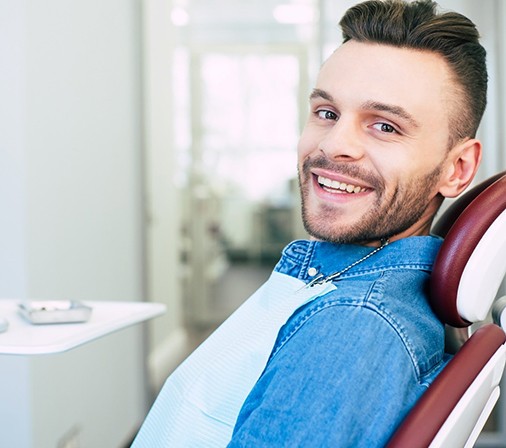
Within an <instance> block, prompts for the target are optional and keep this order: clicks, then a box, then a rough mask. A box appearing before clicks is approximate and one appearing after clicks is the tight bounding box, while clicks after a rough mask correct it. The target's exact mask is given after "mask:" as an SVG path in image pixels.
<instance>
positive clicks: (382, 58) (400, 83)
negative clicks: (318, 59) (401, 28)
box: [316, 40, 452, 123]
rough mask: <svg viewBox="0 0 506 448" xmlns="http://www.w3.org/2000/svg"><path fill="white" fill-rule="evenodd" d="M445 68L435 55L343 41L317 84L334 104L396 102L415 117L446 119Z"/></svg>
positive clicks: (448, 83) (448, 81)
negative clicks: (333, 100)
mask: <svg viewBox="0 0 506 448" xmlns="http://www.w3.org/2000/svg"><path fill="white" fill-rule="evenodd" d="M451 82H452V81H451V77H450V71H449V68H448V65H447V63H446V61H445V60H444V59H443V58H442V57H441V56H440V55H438V54H436V53H432V52H428V51H417V50H412V49H407V48H398V47H393V46H389V45H382V44H375V43H362V42H356V41H353V40H352V41H348V42H347V43H345V44H343V45H342V46H340V47H339V48H338V49H337V50H336V51H335V52H334V53H333V54H332V55H331V56H330V57H329V59H328V60H327V61H326V62H325V63H324V64H323V66H322V68H321V70H320V74H319V76H318V79H317V83H316V88H318V89H321V90H324V91H326V92H328V93H329V94H330V95H331V96H332V97H333V98H335V99H336V101H337V102H338V103H339V104H338V105H342V106H343V107H344V106H350V107H354V106H355V105H358V104H364V103H368V102H378V103H386V104H393V105H398V106H400V107H403V108H404V109H406V110H407V111H408V112H409V113H410V114H412V115H413V116H415V117H416V118H418V119H421V118H424V117H426V118H430V117H431V116H432V117H433V118H434V120H432V121H434V122H436V121H437V120H442V119H444V122H445V123H447V122H448V101H447V99H448V92H449V90H450V89H449V88H450V87H451Z"/></svg>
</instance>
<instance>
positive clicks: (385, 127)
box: [374, 123, 397, 134]
mask: <svg viewBox="0 0 506 448" xmlns="http://www.w3.org/2000/svg"><path fill="white" fill-rule="evenodd" d="M374 128H375V129H377V130H379V131H381V132H384V133H386V134H393V133H395V132H397V130H396V129H395V128H394V127H393V126H392V125H391V124H388V123H376V124H375V125H374Z"/></svg>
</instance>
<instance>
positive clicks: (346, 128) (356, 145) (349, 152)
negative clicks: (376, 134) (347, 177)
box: [319, 116, 365, 161]
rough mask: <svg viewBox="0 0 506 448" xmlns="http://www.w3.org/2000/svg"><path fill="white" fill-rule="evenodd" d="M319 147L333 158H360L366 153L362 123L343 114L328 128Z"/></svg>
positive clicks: (353, 159)
mask: <svg viewBox="0 0 506 448" xmlns="http://www.w3.org/2000/svg"><path fill="white" fill-rule="evenodd" d="M319 149H320V151H322V152H323V153H324V154H325V155H326V156H327V157H328V158H329V159H332V160H336V161H356V160H360V159H361V158H362V157H364V154H365V146H364V142H363V133H362V132H361V126H360V123H357V122H356V121H354V120H353V119H352V118H351V117H344V116H341V117H340V118H339V120H338V121H336V122H335V124H334V125H333V126H332V127H331V128H329V129H328V130H327V132H326V133H325V135H324V136H323V138H322V140H321V141H320V145H319Z"/></svg>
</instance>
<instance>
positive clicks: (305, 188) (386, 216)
mask: <svg viewBox="0 0 506 448" xmlns="http://www.w3.org/2000/svg"><path fill="white" fill-rule="evenodd" d="M315 167H317V168H324V169H327V170H331V171H333V172H336V173H340V174H343V175H347V176H350V177H352V178H354V179H358V180H362V181H364V182H365V183H366V184H368V185H370V186H371V187H372V188H373V191H374V193H375V194H376V199H375V200H374V203H373V205H372V207H370V208H369V209H368V210H366V211H365V212H364V213H363V215H362V216H361V218H360V219H359V220H358V221H357V222H353V223H351V224H347V225H344V223H340V222H339V221H340V215H339V212H338V211H337V210H336V209H335V207H333V206H332V204H328V205H326V204H320V205H319V206H318V207H311V205H310V204H309V199H308V198H309V191H310V188H312V187H311V184H312V182H313V175H312V173H311V168H315ZM441 170H442V163H440V164H439V165H438V166H436V168H434V169H433V170H432V171H431V172H430V173H427V174H423V175H420V176H418V177H416V178H412V179H410V180H409V181H408V182H404V183H403V184H402V183H399V184H398V185H397V186H396V188H395V190H394V191H393V192H392V194H391V195H390V196H389V197H387V195H386V188H385V184H384V182H383V180H382V179H381V178H380V177H378V176H377V175H375V174H373V173H371V172H369V171H368V170H365V169H363V168H361V167H359V166H357V165H351V164H349V162H347V163H337V162H336V163H334V162H331V161H329V160H328V159H327V158H326V157H325V156H319V157H317V158H315V159H309V158H308V159H306V160H305V161H304V163H303V165H302V170H300V169H299V185H300V192H301V200H302V220H303V223H304V227H305V229H306V231H307V232H308V233H309V235H311V236H313V237H314V238H316V239H319V240H322V241H329V242H332V243H342V244H350V243H351V244H357V243H362V244H363V243H369V242H373V241H379V240H384V239H387V238H391V237H393V236H394V235H397V234H399V233H401V232H403V231H405V230H406V229H408V228H409V227H411V226H412V225H414V224H415V223H416V222H417V221H418V220H419V219H420V218H421V217H422V216H423V214H424V213H425V211H426V210H427V207H428V206H429V204H430V203H431V202H432V200H433V199H434V196H433V193H432V191H433V189H434V186H435V185H436V184H437V182H438V180H439V178H440V176H441Z"/></svg>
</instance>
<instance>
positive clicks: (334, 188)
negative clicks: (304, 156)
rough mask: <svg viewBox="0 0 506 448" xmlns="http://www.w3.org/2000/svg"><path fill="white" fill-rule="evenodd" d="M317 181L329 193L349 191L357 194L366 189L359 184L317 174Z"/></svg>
mask: <svg viewBox="0 0 506 448" xmlns="http://www.w3.org/2000/svg"><path fill="white" fill-rule="evenodd" d="M318 183H319V184H320V185H321V187H322V188H323V189H324V190H325V191H328V192H329V193H341V194H342V193H349V194H357V193H363V192H364V191H367V190H368V189H367V188H364V187H360V186H359V185H353V184H346V183H344V182H338V181H337V180H332V179H329V178H327V177H323V176H318Z"/></svg>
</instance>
